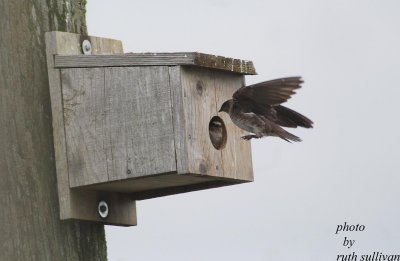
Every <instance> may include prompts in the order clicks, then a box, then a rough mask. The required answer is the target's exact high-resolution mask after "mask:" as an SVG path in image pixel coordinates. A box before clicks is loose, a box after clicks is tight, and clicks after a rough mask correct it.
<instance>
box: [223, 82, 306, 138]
mask: <svg viewBox="0 0 400 261" xmlns="http://www.w3.org/2000/svg"><path fill="white" fill-rule="evenodd" d="M302 83H303V80H302V79H301V77H288V78H281V79H276V80H271V81H266V82H261V83H257V84H253V85H249V86H243V87H241V88H240V89H238V90H237V91H236V92H235V93H234V94H233V99H230V100H227V101H226V102H224V103H223V104H222V106H221V109H220V110H219V111H220V112H226V113H228V114H229V116H230V117H231V119H232V122H233V123H235V124H236V125H237V126H238V127H239V128H241V129H243V130H246V131H248V132H251V133H253V134H250V135H246V136H243V137H242V138H243V139H246V140H250V139H252V138H262V137H264V136H277V137H280V138H282V139H284V140H286V141H289V142H290V141H301V139H300V138H299V137H297V136H295V135H293V134H291V133H289V132H287V131H286V130H284V129H283V128H282V127H290V128H297V127H298V126H300V127H304V128H312V125H313V122H312V121H311V120H310V119H308V118H307V117H305V116H304V115H301V114H300V113H298V112H296V111H294V110H291V109H289V108H287V107H284V106H282V105H281V104H282V103H284V102H286V101H287V100H288V99H290V97H291V96H292V95H293V94H295V90H296V89H299V88H300V87H301V84H302ZM281 126H282V127H281Z"/></svg>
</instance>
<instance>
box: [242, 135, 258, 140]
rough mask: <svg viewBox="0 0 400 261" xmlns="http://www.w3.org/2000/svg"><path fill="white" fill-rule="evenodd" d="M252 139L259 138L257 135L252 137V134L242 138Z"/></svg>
mask: <svg viewBox="0 0 400 261" xmlns="http://www.w3.org/2000/svg"><path fill="white" fill-rule="evenodd" d="M253 138H256V139H258V138H260V137H258V136H257V135H254V134H249V135H245V136H242V139H244V140H251V139H253Z"/></svg>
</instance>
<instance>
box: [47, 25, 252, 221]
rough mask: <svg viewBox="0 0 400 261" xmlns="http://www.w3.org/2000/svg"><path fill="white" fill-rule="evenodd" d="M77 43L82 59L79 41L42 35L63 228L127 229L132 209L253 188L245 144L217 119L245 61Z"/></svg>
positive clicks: (95, 41) (224, 119) (248, 68)
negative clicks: (192, 194) (165, 199)
mask: <svg viewBox="0 0 400 261" xmlns="http://www.w3.org/2000/svg"><path fill="white" fill-rule="evenodd" d="M85 39H86V40H88V42H86V44H87V43H89V46H86V47H85V46H84V47H83V48H84V51H85V52H89V53H90V52H91V54H90V55H83V54H82V40H83V38H82V37H81V36H79V35H76V34H70V33H61V32H50V33H47V35H46V43H47V56H48V57H47V58H48V67H49V68H48V70H49V81H50V93H51V102H52V110H53V131H54V148H55V155H56V167H57V177H58V189H59V196H60V211H61V218H62V219H83V220H90V221H99V222H103V223H108V224H115V225H135V224H136V212H135V200H141V199H148V198H153V197H159V196H166V195H172V194H177V193H183V192H189V191H195V190H201V189H208V188H214V187H220V186H225V185H232V184H238V183H243V182H249V181H252V180H253V172H252V163H251V151H250V142H248V141H244V140H242V139H240V137H241V136H243V135H244V133H243V132H242V130H240V129H239V128H237V127H235V126H234V125H233V123H232V122H231V120H230V119H229V116H228V115H227V114H224V113H218V110H219V108H220V106H221V104H222V103H223V102H224V101H226V100H228V99H230V98H231V96H232V94H233V92H234V91H235V90H236V89H238V88H240V87H241V86H243V85H244V75H246V74H255V70H254V67H253V64H252V63H251V62H247V61H242V60H238V59H231V58H225V57H220V56H214V55H207V54H201V53H144V54H133V53H128V54H123V53H122V51H123V50H122V44H121V42H120V41H116V40H110V39H104V38H97V37H86V38H85ZM85 48H86V49H85ZM100 201H104V202H107V207H109V212H108V209H106V207H105V206H104V205H101V206H100V205H99V208H97V206H98V202H100ZM100 208H101V209H102V210H104V211H105V210H107V214H108V215H107V217H105V218H104V217H103V216H102V215H98V213H97V212H96V211H100Z"/></svg>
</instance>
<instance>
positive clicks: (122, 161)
mask: <svg viewBox="0 0 400 261" xmlns="http://www.w3.org/2000/svg"><path fill="white" fill-rule="evenodd" d="M105 70H106V71H105V81H106V84H105V93H106V109H105V110H106V111H107V114H106V117H107V119H106V125H105V126H104V127H105V129H106V132H107V136H108V137H107V138H106V140H108V144H107V145H106V147H107V166H108V168H107V169H108V175H109V180H110V181H112V180H120V179H127V178H132V177H140V176H144V175H152V174H161V173H169V172H176V160H175V144H174V131H173V125H172V111H171V107H172V104H171V100H170V99H171V92H170V86H169V72H168V67H165V66H156V67H126V68H125V67H114V68H106V69H105Z"/></svg>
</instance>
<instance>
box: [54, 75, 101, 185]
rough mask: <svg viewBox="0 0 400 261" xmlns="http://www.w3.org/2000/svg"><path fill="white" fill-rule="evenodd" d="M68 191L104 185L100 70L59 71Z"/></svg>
mask: <svg viewBox="0 0 400 261" xmlns="http://www.w3.org/2000/svg"><path fill="white" fill-rule="evenodd" d="M61 82H62V94H63V110H64V126H65V135H66V144H67V156H68V168H69V183H70V186H71V187H74V186H79V185H86V184H93V183H99V182H106V181H108V174H107V172H106V171H104V170H106V169H107V157H106V148H105V146H106V144H107V137H106V133H105V129H104V126H105V125H106V122H105V121H106V113H107V112H106V111H105V103H106V97H105V88H104V68H90V69H88V68H81V69H63V70H61Z"/></svg>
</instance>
